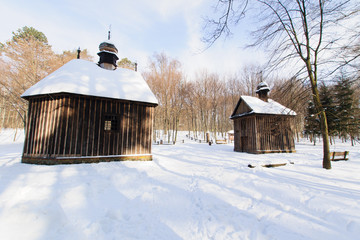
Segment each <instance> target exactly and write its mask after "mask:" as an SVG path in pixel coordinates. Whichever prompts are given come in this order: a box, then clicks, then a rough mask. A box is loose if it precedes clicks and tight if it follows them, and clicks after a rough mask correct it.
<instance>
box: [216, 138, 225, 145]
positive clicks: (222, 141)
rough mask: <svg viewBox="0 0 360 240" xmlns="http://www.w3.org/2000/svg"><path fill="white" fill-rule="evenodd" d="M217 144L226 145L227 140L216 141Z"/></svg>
mask: <svg viewBox="0 0 360 240" xmlns="http://www.w3.org/2000/svg"><path fill="white" fill-rule="evenodd" d="M216 144H226V140H225V139H223V140H216Z"/></svg>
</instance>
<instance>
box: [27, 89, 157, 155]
mask: <svg viewBox="0 0 360 240" xmlns="http://www.w3.org/2000/svg"><path fill="white" fill-rule="evenodd" d="M106 114H112V115H118V120H119V121H118V130H117V131H105V130H104V116H105V115H106ZM153 118H154V106H151V105H146V104H141V103H135V102H125V101H119V100H112V99H101V98H92V97H84V96H77V95H75V96H72V95H65V96H54V97H52V98H49V97H43V98H33V99H30V100H29V112H28V122H27V128H26V138H25V143H24V144H25V145H24V153H23V156H24V157H49V158H52V157H61V156H66V157H75V156H108V155H134V154H150V153H151V138H152V130H153V129H152V127H153Z"/></svg>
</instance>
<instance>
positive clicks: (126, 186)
mask: <svg viewBox="0 0 360 240" xmlns="http://www.w3.org/2000/svg"><path fill="white" fill-rule="evenodd" d="M21 133H22V132H21ZM12 138H13V135H12V131H9V130H7V131H2V132H1V133H0V239H29V240H31V239H293V240H296V239H334V240H335V239H336V240H338V239H358V236H359V235H360V203H359V199H360V184H359V183H360V174H359V170H360V153H359V150H360V147H359V146H355V147H351V146H350V144H349V143H344V144H343V143H337V144H336V145H335V146H332V148H333V149H336V150H338V151H340V150H345V149H346V150H350V160H349V161H347V162H333V163H332V165H333V169H332V170H324V169H322V168H321V153H322V148H321V146H313V145H312V144H310V143H308V142H306V141H304V142H301V143H298V144H297V145H296V150H297V152H296V153H292V154H266V155H253V154H246V153H236V152H233V146H232V145H231V144H226V145H212V146H209V145H207V144H199V143H194V142H191V141H190V140H187V139H185V143H184V144H177V145H173V146H172V145H163V146H161V145H160V146H159V145H155V146H154V147H153V155H154V160H153V161H152V162H112V163H99V164H79V165H59V166H38V165H28V164H21V163H20V159H21V152H22V141H23V136H19V137H18V139H17V140H16V142H13V141H12ZM289 160H291V161H294V162H295V164H293V165H292V164H288V165H286V166H284V167H278V168H269V169H268V168H262V167H259V166H257V167H256V168H253V169H251V168H248V167H247V165H248V164H249V163H253V164H255V165H260V164H262V163H268V162H288V161H289Z"/></svg>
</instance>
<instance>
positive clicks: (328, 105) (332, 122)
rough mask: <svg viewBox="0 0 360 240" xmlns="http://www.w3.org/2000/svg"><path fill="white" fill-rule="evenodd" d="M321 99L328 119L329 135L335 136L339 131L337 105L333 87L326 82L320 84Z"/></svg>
mask: <svg viewBox="0 0 360 240" xmlns="http://www.w3.org/2000/svg"><path fill="white" fill-rule="evenodd" d="M319 94H320V101H321V104H322V105H323V107H324V110H325V114H326V119H327V123H328V128H329V135H330V136H334V135H335V134H336V132H337V129H336V122H337V121H338V119H337V118H338V117H337V113H336V106H335V102H334V97H335V96H334V94H333V88H332V87H328V86H326V85H325V83H322V84H321V85H320V92H319Z"/></svg>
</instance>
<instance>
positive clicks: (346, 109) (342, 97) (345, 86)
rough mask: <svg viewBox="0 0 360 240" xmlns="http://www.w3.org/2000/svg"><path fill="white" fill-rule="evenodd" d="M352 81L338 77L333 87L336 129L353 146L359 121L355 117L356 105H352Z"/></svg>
mask: <svg viewBox="0 0 360 240" xmlns="http://www.w3.org/2000/svg"><path fill="white" fill-rule="evenodd" d="M352 85H353V81H352V80H351V79H350V78H348V77H345V76H344V75H342V76H340V77H339V78H338V79H337V83H336V85H335V97H336V105H337V106H336V112H337V116H338V120H337V124H336V128H337V131H338V132H339V135H340V136H341V137H342V138H344V139H346V138H347V137H348V136H350V138H351V142H352V144H354V137H355V135H356V134H358V132H359V120H358V119H357V118H356V116H357V112H358V109H357V105H356V104H354V90H353V89H352Z"/></svg>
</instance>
